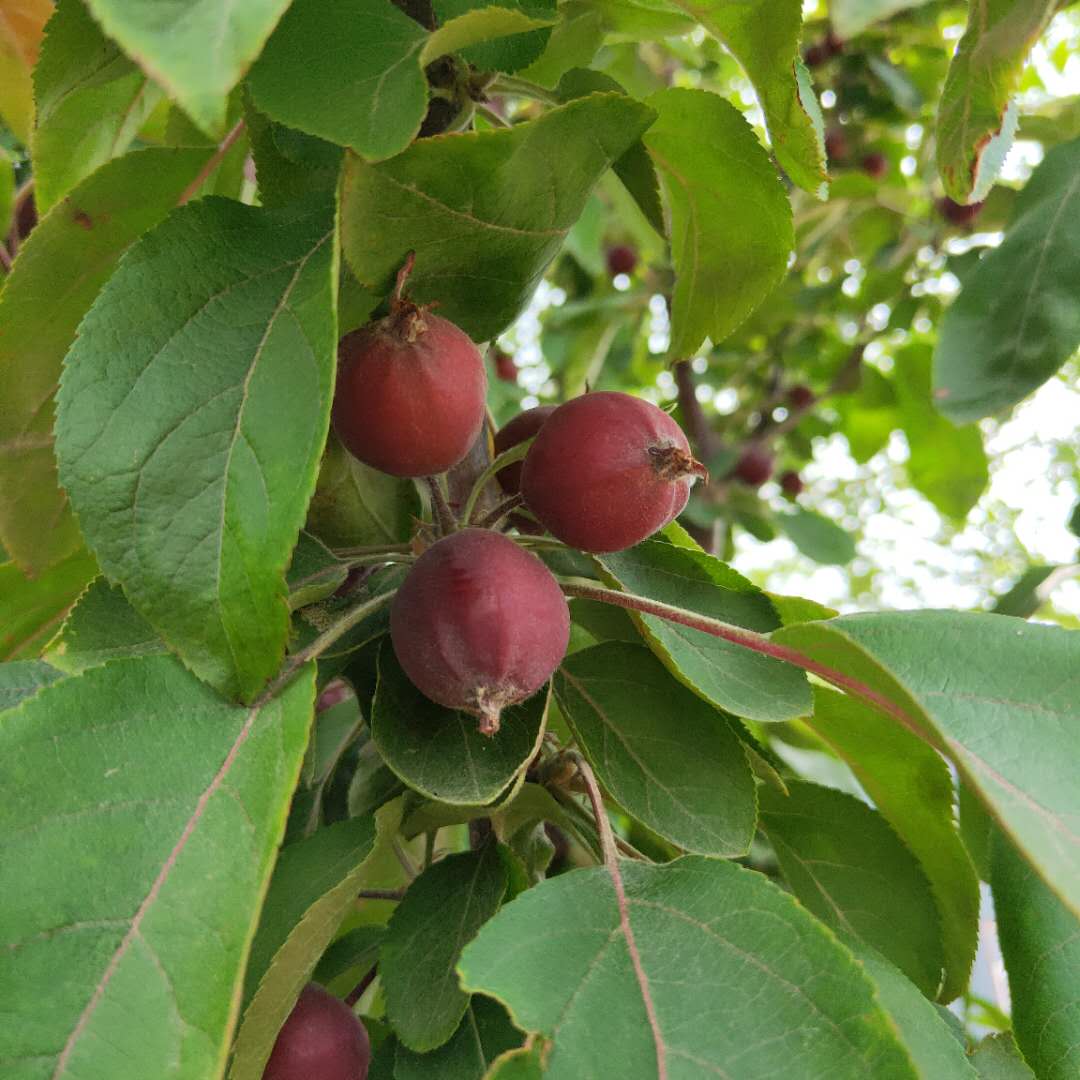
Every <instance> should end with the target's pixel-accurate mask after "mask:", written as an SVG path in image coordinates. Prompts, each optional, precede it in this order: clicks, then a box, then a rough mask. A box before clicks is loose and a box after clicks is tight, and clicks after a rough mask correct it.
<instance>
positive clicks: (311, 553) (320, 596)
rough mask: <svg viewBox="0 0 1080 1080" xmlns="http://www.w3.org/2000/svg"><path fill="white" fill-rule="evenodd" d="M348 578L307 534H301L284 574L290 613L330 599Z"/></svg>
mask: <svg viewBox="0 0 1080 1080" xmlns="http://www.w3.org/2000/svg"><path fill="white" fill-rule="evenodd" d="M348 576H349V568H348V566H347V565H346V564H345V563H343V562H342V561H341V560H340V559H339V558H338V557H337V556H336V555H335V554H334V553H333V552H332V551H330V549H329V548H328V547H327V546H326V545H325V544H323V543H321V542H320V541H319V540H317V539H316V538H315V537H314V536H312V535H311V534H310V533H306V532H301V533H300V539H299V541H298V542H297V544H296V547H295V548H294V549H293V553H292V561H291V562H290V563H289V569H288V571H286V574H285V584H286V586H287V587H288V590H289V607H290V608H292V609H293V610H294V611H295V610H296V609H297V608H302V607H306V606H307V605H308V604H314V603H316V602H317V601H319V600H325V599H326V597H328V596H331V595H332V594H333V593H334V592H335V591H336V590H337V589H338V588H339V587H340V586H341V585H343V584H344V583H345V579H346V578H347V577H348Z"/></svg>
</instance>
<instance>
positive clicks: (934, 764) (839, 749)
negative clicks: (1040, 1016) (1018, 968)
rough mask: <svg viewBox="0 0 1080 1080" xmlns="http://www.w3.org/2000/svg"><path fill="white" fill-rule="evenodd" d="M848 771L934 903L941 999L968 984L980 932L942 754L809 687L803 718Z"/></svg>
mask: <svg viewBox="0 0 1080 1080" xmlns="http://www.w3.org/2000/svg"><path fill="white" fill-rule="evenodd" d="M805 722H806V723H807V724H808V725H809V726H810V727H811V728H812V729H813V731H814V732H815V734H817V735H818V736H820V737H821V738H822V739H823V740H824V741H825V742H826V743H828V745H829V746H830V747H831V748H832V750H833V751H835V753H836V754H837V755H839V756H840V757H841V758H843V759H844V761H846V762H847V764H848V765H849V766H850V767H851V770H852V772H854V774H855V776H856V778H857V779H858V781H859V783H860V784H861V785H862V787H863V789H864V790H865V791H866V793H867V794H868V795H869V796H870V798H871V799H873V801H874V805H875V806H876V807H877V808H878V810H879V811H880V812H881V815H882V817H884V818H885V820H886V821H887V822H888V823H889V825H890V826H892V828H893V831H894V832H895V833H896V834H897V835H898V836H899V837H900V839H901V840H903V842H904V843H905V844H906V845H907V846H908V848H909V849H910V850H911V852H912V853H913V854H914V855H915V857H916V858H917V859H918V860H919V863H920V865H921V866H922V869H923V873H925V874H926V877H927V879H928V880H929V882H930V888H931V890H932V891H933V894H934V901H935V903H936V904H937V909H938V915H939V916H940V921H941V935H942V943H943V946H944V956H945V982H944V984H943V986H942V988H941V993H940V994H939V998H940V1000H942V1001H951V1000H952V999H953V998H955V997H956V996H957V995H958V994H960V993H962V992H963V990H964V988H965V987H966V986H967V984H968V978H969V976H970V974H971V965H972V962H973V961H974V959H975V947H976V944H977V942H978V931H979V881H978V878H977V876H976V874H975V870H974V867H973V866H972V864H971V859H970V858H969V857H968V853H967V851H966V850H965V846H964V843H963V842H962V841H961V839H960V836H959V834H958V833H957V829H956V823H955V820H954V818H955V811H954V803H955V796H954V792H953V782H952V777H951V776H950V775H949V770H948V766H946V764H945V761H944V760H943V759H942V758H941V756H940V755H939V754H937V753H936V751H934V750H933V749H931V748H930V747H929V746H927V745H926V743H925V742H923V740H922V739H920V738H918V737H917V736H916V735H914V734H912V733H911V732H910V731H908V730H907V729H906V728H903V727H901V726H900V725H898V724H896V723H894V722H893V721H892V720H890V719H889V718H887V717H885V716H882V715H881V713H879V712H878V711H877V710H876V709H873V708H871V707H870V706H869V705H866V704H864V703H863V702H861V701H859V700H858V699H856V698H853V697H848V696H845V695H843V694H838V693H836V691H834V690H829V689H826V688H825V687H822V686H815V687H814V712H813V714H812V715H811V716H809V717H807V719H806V721H805Z"/></svg>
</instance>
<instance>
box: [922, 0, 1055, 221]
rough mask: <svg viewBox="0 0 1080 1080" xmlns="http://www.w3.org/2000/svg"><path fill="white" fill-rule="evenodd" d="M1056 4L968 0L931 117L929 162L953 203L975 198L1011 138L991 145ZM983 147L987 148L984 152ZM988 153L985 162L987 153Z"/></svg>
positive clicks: (979, 196) (1040, 0)
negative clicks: (934, 118)
mask: <svg viewBox="0 0 1080 1080" xmlns="http://www.w3.org/2000/svg"><path fill="white" fill-rule="evenodd" d="M1058 7H1060V4H1059V2H1058V0H973V2H972V4H971V5H970V8H969V15H968V24H967V29H966V30H965V31H964V36H963V37H962V38H961V39H960V44H959V45H958V46H957V49H956V52H955V54H954V55H953V58H952V61H951V62H950V64H949V74H948V77H947V78H946V79H945V86H944V88H943V89H942V91H941V102H940V103H939V105H938V122H937V166H938V172H939V173H940V174H941V179H942V181H943V182H944V184H945V192H946V194H947V195H949V196H951V197H952V198H953V199H955V200H956V201H957V202H960V203H966V202H970V201H974V200H977V199H982V198H984V197H985V196H986V193H987V191H989V190H990V185H991V184H992V183H993V181H994V176H995V174H996V172H997V170H998V169H999V168H1000V167H1001V164H1002V163H1003V161H1004V159H1005V151H1007V150H1008V146H1009V143H1011V142H1012V131H1011V130H1009V131H1008V133H1007V137H1006V139H1005V141H1004V145H1003V146H996V147H995V146H994V144H995V142H996V137H997V136H999V135H1000V134H1001V133H1002V130H1003V128H1005V129H1007V128H1008V127H1011V128H1012V129H1015V127H1016V120H1015V116H1014V117H1013V118H1012V123H1011V125H1009V124H1008V121H1007V117H1006V107H1007V106H1008V104H1009V98H1010V96H1011V95H1012V94H1014V93H1015V92H1016V91H1017V90H1019V88H1020V73H1021V71H1023V68H1024V61H1025V60H1026V59H1027V54H1028V51H1029V50H1030V49H1031V47H1032V45H1034V44H1035V42H1036V40H1037V39H1038V37H1039V35H1040V34H1041V33H1042V32H1043V30H1044V29H1045V28H1046V25H1047V23H1049V21H1050V18H1051V16H1052V15H1053V14H1054V12H1055V11H1056V10H1057V8H1058ZM991 150H993V152H992V153H991ZM988 158H992V159H993V163H992V164H991V163H990V162H989V161H988V160H987V159H988Z"/></svg>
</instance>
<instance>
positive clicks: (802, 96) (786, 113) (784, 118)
mask: <svg viewBox="0 0 1080 1080" xmlns="http://www.w3.org/2000/svg"><path fill="white" fill-rule="evenodd" d="M675 3H676V6H678V7H680V8H682V10H683V11H685V12H686V13H687V14H689V15H692V16H693V17H694V18H695V19H696V20H697V21H698V22H699V23H701V25H702V26H704V27H705V29H706V30H708V31H709V33H711V34H713V35H714V36H715V37H717V38H718V39H719V40H720V41H721V42H723V44H724V47H725V48H726V49H727V50H728V51H729V52H730V53H731V55H732V56H734V57H735V59H736V60H738V62H739V63H740V64H741V65H742V68H743V70H744V71H745V72H746V74H747V76H748V77H749V79H750V81H751V82H752V83H753V84H754V90H755V91H756V93H757V97H758V101H759V102H760V103H761V108H762V111H763V112H764V113H765V125H766V127H767V128H768V130H769V140H770V142H771V143H772V148H773V153H774V154H776V160H777V161H778V162H779V163H780V166H781V168H783V170H784V171H785V172H786V173H787V174H788V176H790V177H791V179H792V180H793V181H794V182H795V183H796V184H798V185H799V187H801V188H804V189H805V190H807V191H809V192H810V193H811V194H812V195H816V196H817V197H818V198H819V199H823V198H825V196H826V194H827V193H828V181H829V177H828V173H827V172H826V170H825V142H824V126H823V122H822V119H821V110H820V108H819V106H818V103H817V98H815V97H814V91H813V87H812V86H810V84H809V80H807V81H806V84H805V86H803V85H800V83H799V81H798V79H797V74H796V71H797V68H798V67H799V66H801V63H800V62H799V61H798V56H799V35H800V33H801V31H802V3H801V0H773V2H771V3H769V4H768V14H767V15H766V14H765V11H764V10H763V7H762V5H761V4H760V3H755V2H753V0H751V2H749V3H746V2H743V3H736V4H732V3H730V2H729V0H675Z"/></svg>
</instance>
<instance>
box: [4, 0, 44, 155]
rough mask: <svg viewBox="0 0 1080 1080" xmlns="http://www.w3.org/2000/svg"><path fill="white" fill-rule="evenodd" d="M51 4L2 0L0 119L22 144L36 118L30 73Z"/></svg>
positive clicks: (34, 1)
mask: <svg viewBox="0 0 1080 1080" xmlns="http://www.w3.org/2000/svg"><path fill="white" fill-rule="evenodd" d="M52 7H53V6H52V0H0V120H3V122H4V123H5V124H6V125H7V126H8V127H9V128H10V129H11V131H12V132H13V133H14V135H15V137H16V138H17V139H18V140H19V142H21V143H23V144H27V143H29V142H30V130H31V125H32V123H33V119H34V94H33V86H32V85H31V81H30V73H31V71H32V70H33V68H34V64H36V63H37V59H38V50H39V48H40V45H41V35H42V31H43V29H44V27H45V23H46V21H47V20H48V18H49V16H50V15H51V14H52Z"/></svg>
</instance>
